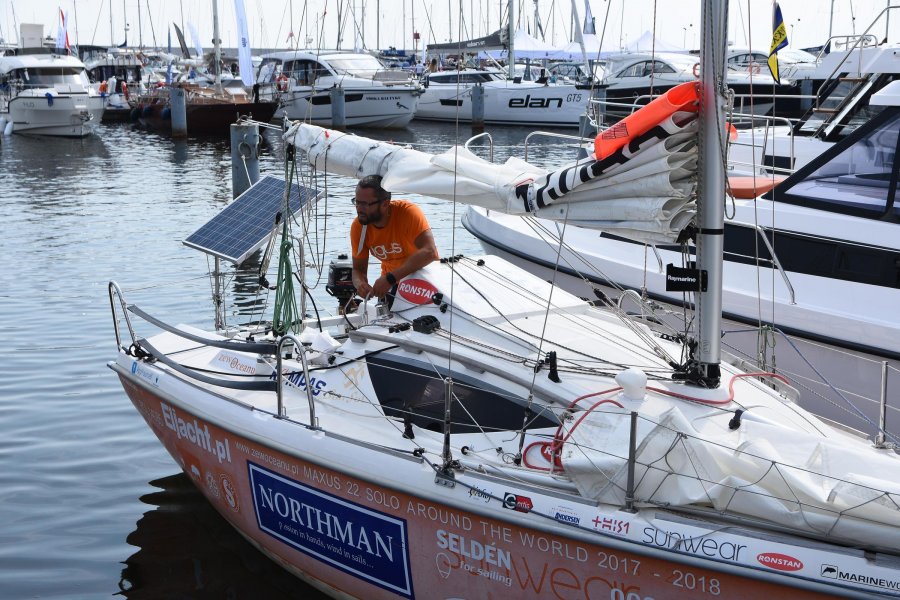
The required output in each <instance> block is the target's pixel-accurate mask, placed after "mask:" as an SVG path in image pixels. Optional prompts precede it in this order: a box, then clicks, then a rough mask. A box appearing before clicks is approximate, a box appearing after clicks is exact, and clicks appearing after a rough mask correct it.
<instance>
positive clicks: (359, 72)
mask: <svg viewBox="0 0 900 600" xmlns="http://www.w3.org/2000/svg"><path fill="white" fill-rule="evenodd" d="M328 62H329V63H330V64H331V67H332V68H333V69H334V70H335V71H336V72H337V73H338V74H339V75H355V76H357V77H374V76H375V74H376V73H377V72H379V71H383V70H384V65H382V64H381V63H380V62H379V61H378V59H377V58H375V57H374V56H368V55H353V56H341V57H335V58H329V59H328Z"/></svg>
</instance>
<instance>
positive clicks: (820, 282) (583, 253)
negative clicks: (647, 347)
mask: <svg viewBox="0 0 900 600" xmlns="http://www.w3.org/2000/svg"><path fill="white" fill-rule="evenodd" d="M756 205H757V208H758V209H759V210H760V213H761V216H760V222H766V217H765V213H766V209H767V208H771V203H769V202H767V201H764V200H757V201H756ZM742 209H743V210H742ZM751 210H752V205H751V204H749V203H747V202H738V218H739V219H741V220H744V219H743V218H746V217H749V216H750V215H749V214H748V211H751ZM742 213H743V214H742ZM768 218H769V219H770V220H771V216H769V217H768ZM806 219H808V211H805V210H804V209H802V208H799V207H790V206H787V205H782V206H779V207H778V221H777V222H778V224H779V227H780V228H781V229H785V230H791V229H792V225H797V226H800V225H801V224H802V223H803V222H804V220H806ZM853 221H857V219H854V218H852V217H846V216H843V217H839V218H836V219H833V222H832V224H831V229H832V231H831V232H830V233H831V234H832V235H841V236H845V235H846V233H847V229H848V226H849V224H850V223H853ZM750 222H752V221H750ZM463 224H464V225H465V226H466V228H467V229H468V230H469V231H470V232H471V233H472V234H473V235H475V236H476V237H477V238H479V239H480V240H481V241H482V242H484V243H485V244H487V245H489V246H493V247H496V248H499V249H501V250H504V251H505V252H507V253H509V254H511V255H514V256H516V257H517V258H518V259H519V260H518V261H517V262H520V264H523V265H525V266H526V268H527V265H528V264H529V263H531V264H539V265H544V266H550V267H552V266H553V265H554V264H555V263H556V259H557V253H558V249H559V245H558V243H557V242H556V241H555V236H556V235H558V233H557V232H558V231H561V227H562V226H561V225H560V226H557V225H556V224H554V223H552V222H550V221H545V220H540V219H533V220H532V219H527V220H523V218H522V217H517V216H509V215H504V214H501V213H498V212H490V214H489V215H488V211H485V210H484V209H481V208H470V209H469V210H468V212H467V213H466V215H465V216H464V218H463ZM863 225H865V231H863V230H860V234H861V236H863V237H864V238H865V239H864V240H863V239H861V240H860V242H861V243H866V242H867V243H870V244H878V243H882V244H884V245H888V246H891V245H893V246H896V243H897V242H896V240H895V239H894V240H892V238H891V236H892V235H893V234H894V232H893V231H891V229H892V228H896V226H892V225H890V224H886V223H873V222H866V223H864V224H860V227H862V226H863ZM851 228H852V227H851ZM800 230H802V228H801V229H800ZM548 232H552V234H554V235H550V234H549V233H548ZM821 234H822V235H827V233H825V232H821ZM879 238H880V239H879ZM564 241H565V249H564V250H563V252H562V254H561V255H560V259H559V260H560V265H561V271H562V272H563V273H569V274H574V273H575V272H576V271H577V272H578V273H581V274H583V275H584V276H585V277H587V278H588V279H591V280H593V281H595V282H600V283H613V284H616V285H618V286H621V287H624V288H628V289H634V290H640V289H642V287H643V286H644V285H646V287H647V291H648V293H649V294H650V295H651V296H652V297H654V298H657V299H660V300H665V301H668V302H672V303H676V304H680V303H681V302H682V297H683V294H682V293H681V292H667V291H666V289H665V287H666V286H665V276H666V275H665V265H667V264H669V263H672V264H675V265H676V266H680V265H681V263H682V257H681V254H680V253H678V252H674V251H669V250H666V249H663V248H658V252H659V256H660V261H657V259H656V256H655V255H654V253H653V251H652V249H650V248H646V249H645V246H643V245H641V244H636V243H629V242H624V241H621V240H617V239H612V238H609V237H603V236H601V233H600V232H599V231H592V230H588V229H582V228H579V227H575V226H571V225H570V226H568V227H567V228H566V230H565V237H564ZM776 251H777V238H776ZM660 264H661V265H662V268H660ZM645 269H646V271H645ZM787 276H788V279H789V281H790V283H791V285H792V286H793V289H794V299H795V303H792V302H791V295H790V290H789V289H788V287H787V284H786V283H785V281H784V279H783V278H782V277H781V276H780V274H779V273H778V272H777V271H776V272H775V273H774V274H773V273H772V270H771V269H765V268H763V269H760V270H759V271H757V269H756V267H754V266H753V265H749V264H741V263H737V262H732V261H729V260H726V261H725V263H724V265H723V285H722V304H723V312H724V314H725V315H726V316H728V317H731V318H734V319H737V320H741V321H745V322H753V323H756V322H759V321H762V322H773V321H774V323H775V325H776V326H777V327H778V328H780V329H782V330H784V331H785V332H788V333H796V334H799V335H802V336H805V337H810V338H813V339H818V340H822V341H826V342H829V343H833V344H836V345H842V346H845V347H851V348H856V349H861V350H866V351H869V352H872V353H875V354H881V355H887V356H900V320H898V319H897V306H900V289H898V288H887V287H882V286H875V285H865V284H861V283H849V282H846V281H841V280H836V279H830V278H827V277H817V276H813V275H808V274H801V273H793V272H788V273H787ZM757 282H760V283H761V285H762V288H761V289H760V288H758V287H757ZM584 287H585V286H583V285H582V286H581V290H579V293H583V290H584Z"/></svg>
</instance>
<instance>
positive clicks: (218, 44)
mask: <svg viewBox="0 0 900 600" xmlns="http://www.w3.org/2000/svg"><path fill="white" fill-rule="evenodd" d="M212 9H213V47H214V48H215V55H216V58H215V60H216V66H215V73H216V89H218V90H219V91H220V92H221V91H222V69H221V68H220V66H219V62H220V61H221V60H222V44H221V42H220V41H219V5H218V2H217V1H216V0H212Z"/></svg>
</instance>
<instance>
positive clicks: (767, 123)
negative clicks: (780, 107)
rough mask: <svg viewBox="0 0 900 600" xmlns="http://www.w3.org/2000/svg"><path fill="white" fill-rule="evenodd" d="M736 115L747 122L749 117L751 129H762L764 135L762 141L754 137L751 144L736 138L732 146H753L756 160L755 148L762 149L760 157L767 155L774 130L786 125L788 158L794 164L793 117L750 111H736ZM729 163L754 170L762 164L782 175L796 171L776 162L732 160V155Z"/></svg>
mask: <svg viewBox="0 0 900 600" xmlns="http://www.w3.org/2000/svg"><path fill="white" fill-rule="evenodd" d="M734 115H735V117H737V118H736V119H735V120H738V119H739V120H740V122H742V123H746V122H747V121H746V120H747V119H749V123H750V129H762V137H761V143H758V142H757V141H756V139H755V138H754V139H753V140H752V142H751V143H749V144H748V143H745V142H739V141H737V140H734V141H732V142H731V143H730V145H731V146H742V147H749V148H753V149H754V152H752V155H753V157H754V160H755V158H756V152H755V149H756V148H759V149H760V150H761V155H760V158H761V159H762V158H764V157H765V150H766V148H767V147H768V145H769V138H770V136H772V135H773V130H774V129H775V127H786V128H787V129H786V131H787V135H788V147H789V152H788V158H789V159H790V163H789V164H790V165H793V164H794V156H795V153H794V139H795V137H794V122H793V121H792V120H791V119H788V118H786V117H774V116H768V115H753V114H748V113H734ZM760 122H762V125H761V126H760V125H757V123H760ZM772 154H773V155H774V149H773V152H772ZM728 164H729V166H731V167H736V166H739V167H751V168H752V169H753V170H754V171H755V170H756V169H757V168H758V167H760V166H765V167H766V168H767V169H768V170H769V171H771V172H773V173H778V174H782V175H791V174H792V173H793V172H794V169H793V168H792V167H787V168H786V167H778V166H776V165H774V164H772V165H761V164H756V163H755V162H753V163H746V162H739V161H734V160H732V159H731V158H730V157H729V160H728Z"/></svg>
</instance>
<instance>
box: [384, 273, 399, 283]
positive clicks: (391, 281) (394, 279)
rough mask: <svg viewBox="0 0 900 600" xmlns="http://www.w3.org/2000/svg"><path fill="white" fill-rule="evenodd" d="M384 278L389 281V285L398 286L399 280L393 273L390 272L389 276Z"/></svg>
mask: <svg viewBox="0 0 900 600" xmlns="http://www.w3.org/2000/svg"><path fill="white" fill-rule="evenodd" d="M384 278H385V279H387V280H388V283H390V284H391V285H397V278H396V277H394V274H393V273H391V272H390V271H389V272H388V274H387V275H385V276H384Z"/></svg>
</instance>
